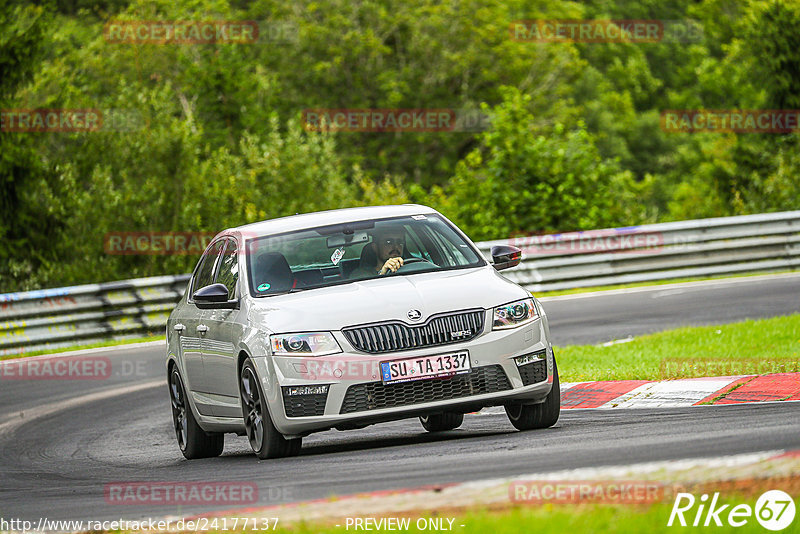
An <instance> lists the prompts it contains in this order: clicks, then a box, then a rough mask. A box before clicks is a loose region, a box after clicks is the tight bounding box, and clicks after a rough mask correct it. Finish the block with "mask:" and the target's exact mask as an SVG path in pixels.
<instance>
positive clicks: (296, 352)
mask: <svg viewBox="0 0 800 534" xmlns="http://www.w3.org/2000/svg"><path fill="white" fill-rule="evenodd" d="M269 341H270V346H271V347H272V353H273V354H277V355H279V356H325V355H327V354H336V353H337V352H342V348H341V347H340V346H339V344H338V343H337V342H336V339H334V337H333V334H331V333H330V332H312V333H308V334H276V335H272V336H269Z"/></svg>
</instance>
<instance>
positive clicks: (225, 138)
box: [0, 0, 800, 291]
mask: <svg viewBox="0 0 800 534" xmlns="http://www.w3.org/2000/svg"><path fill="white" fill-rule="evenodd" d="M523 19H648V20H649V19H659V20H686V19H691V20H694V21H695V22H696V24H697V25H698V26H699V27H700V28H701V29H702V34H701V35H700V36H699V38H697V39H692V40H688V41H686V42H683V41H681V40H663V41H660V42H655V43H641V42H639V43H634V42H617V43H613V42H612V43H570V42H561V43H532V42H523V41H516V40H513V39H511V38H510V37H509V23H510V22H511V21H514V20H523ZM111 20H114V21H142V20H156V21H159V20H160V21H186V20H195V21H197V20H200V21H202V20H227V21H242V20H253V21H259V23H260V28H262V36H261V39H260V40H259V42H257V43H245V44H241V43H215V44H141V43H140V44H131V43H116V42H110V40H109V39H108V38H107V36H105V35H104V25H105V24H106V23H107V22H108V21H111ZM798 24H800V4H798V2H796V1H794V0H750V1H747V0H703V1H695V0H691V1H690V0H666V1H660V0H659V1H657V0H636V1H634V0H591V1H588V2H585V3H576V2H569V1H563V0H548V1H544V0H534V1H529V0H525V1H522V0H510V1H509V0H502V1H501V0H482V1H481V0H463V1H445V2H439V1H431V0H380V1H377V0H364V1H352V0H329V1H326V2H314V1H310V0H294V1H291V2H279V1H277V0H256V1H254V2H241V1H238V0H178V1H174V0H169V1H168V0H105V1H103V2H99V3H98V2H88V1H86V0H56V1H53V0H42V1H33V2H19V1H17V0H11V1H6V2H0V109H2V110H10V109H37V108H41V109H55V108H66V109H100V110H103V111H104V113H105V114H106V117H111V116H112V115H114V114H117V115H118V116H120V117H122V119H121V120H120V121H118V123H117V124H116V126H115V127H114V128H109V127H104V128H101V129H100V130H99V131H88V132H77V133H76V132H13V131H7V130H6V131H0V190H1V191H2V198H1V199H0V202H1V204H0V207H1V209H2V211H1V212H0V291H13V290H20V289H31V288H36V287H48V286H58V285H69V284H76V283H83V282H95V281H103V280H113V279H120V278H129V277H134V276H148V275H156V274H165V273H177V272H185V271H187V270H189V269H190V267H191V266H192V265H193V263H194V262H195V260H196V258H195V257H192V256H159V255H152V256H150V255H111V254H107V253H105V252H104V236H106V235H107V234H108V233H111V232H142V231H158V232H168V231H175V232H190V231H206V232H208V231H211V232H214V231H218V230H221V229H223V228H226V227H231V226H236V225H240V224H243V223H246V222H251V221H256V220H262V219H265V218H272V217H278V216H283V215H290V214H294V213H298V212H301V213H302V212H308V211H315V210H320V209H330V208H338V207H347V206H355V205H368V204H383V203H401V202H420V203H425V204H428V205H432V206H433V207H435V208H437V209H439V210H441V211H442V212H443V213H444V214H445V215H447V216H448V217H450V218H451V219H453V220H454V221H455V222H456V223H458V224H459V225H460V226H462V228H463V229H464V230H465V231H466V232H467V233H468V234H470V236H471V237H473V238H474V239H501V238H504V237H508V236H510V235H512V234H520V233H524V234H530V233H535V232H542V231H567V230H576V229H588V228H598V227H608V226H617V225H631V224H640V223H646V222H655V221H664V220H678V219H687V218H700V217H712V216H724V215H735V214H744V213H753V212H763V211H778V210H787V209H796V208H797V207H798V204H799V203H800V180H798V171H799V170H800V151H798V140H799V139H800V138H799V137H798V134H797V133H789V134H778V133H772V134H764V133H758V134H757V133H739V134H737V133H674V132H667V131H665V130H664V129H662V128H661V125H660V114H661V112H662V111H664V110H676V109H677V110H680V109H797V108H800V33H798V31H797V28H798ZM263 30H267V31H263ZM309 108H334V109H340V108H373V109H389V108H415V109H416V108H431V109H481V108H482V109H483V111H484V113H486V114H487V115H488V116H489V117H490V119H491V128H490V129H488V130H486V131H483V132H469V131H459V132H447V131H445V132H418V133H411V132H392V133H378V132H372V133H365V132H327V133H318V132H311V131H306V129H305V128H304V127H303V124H302V116H303V115H302V114H303V110H305V109H309Z"/></svg>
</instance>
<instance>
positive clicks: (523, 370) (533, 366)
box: [517, 360, 547, 386]
mask: <svg viewBox="0 0 800 534" xmlns="http://www.w3.org/2000/svg"><path fill="white" fill-rule="evenodd" d="M517 369H519V376H520V377H521V378H522V384H523V385H524V386H527V385H529V384H535V383H537V382H543V381H545V380H547V362H546V361H545V360H538V361H535V362H531V363H526V364H525V365H523V366H522V367H517Z"/></svg>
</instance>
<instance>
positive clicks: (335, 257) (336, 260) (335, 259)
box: [331, 247, 344, 265]
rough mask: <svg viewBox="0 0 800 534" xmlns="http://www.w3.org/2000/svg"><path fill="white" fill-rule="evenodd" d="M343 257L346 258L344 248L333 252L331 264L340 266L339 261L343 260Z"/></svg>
mask: <svg viewBox="0 0 800 534" xmlns="http://www.w3.org/2000/svg"><path fill="white" fill-rule="evenodd" d="M342 256H344V247H339V248H337V249H336V250H334V251H333V254H332V255H331V262H332V263H333V264H334V265H338V264H339V260H341V259H342Z"/></svg>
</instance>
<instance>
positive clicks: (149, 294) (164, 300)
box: [0, 274, 190, 354]
mask: <svg viewBox="0 0 800 534" xmlns="http://www.w3.org/2000/svg"><path fill="white" fill-rule="evenodd" d="M189 278H190V275H188V274H184V275H178V276H156V277H152V278H138V279H135V280H125V281H121V282H108V283H105V284H88V285H82V286H73V287H61V288H54V289H42V290H39V291H26V292H21V293H6V294H0V354H19V353H23V352H30V351H35V350H42V349H54V348H59V347H69V346H72V345H75V344H78V343H80V344H90V343H94V342H98V341H104V340H108V339H126V338H137V337H141V336H142V335H145V334H154V333H163V332H164V325H165V324H166V322H167V318H168V317H169V314H170V312H171V311H172V309H173V308H174V307H175V304H176V303H177V302H178V300H180V298H181V297H182V296H183V292H184V290H185V289H186V283H187V282H188V280H189Z"/></svg>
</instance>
